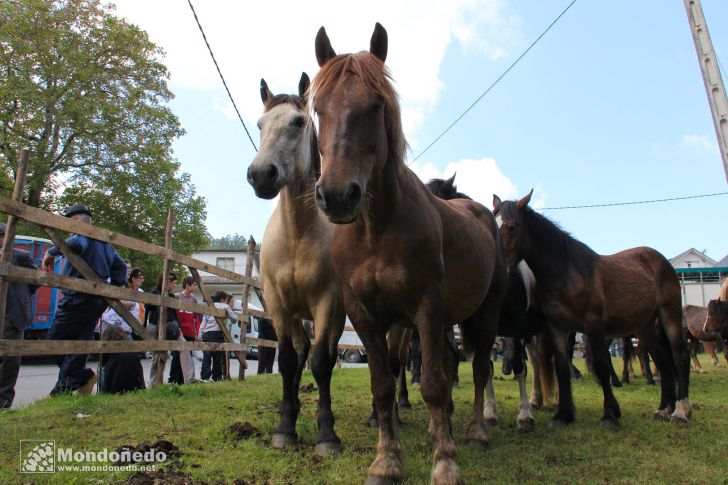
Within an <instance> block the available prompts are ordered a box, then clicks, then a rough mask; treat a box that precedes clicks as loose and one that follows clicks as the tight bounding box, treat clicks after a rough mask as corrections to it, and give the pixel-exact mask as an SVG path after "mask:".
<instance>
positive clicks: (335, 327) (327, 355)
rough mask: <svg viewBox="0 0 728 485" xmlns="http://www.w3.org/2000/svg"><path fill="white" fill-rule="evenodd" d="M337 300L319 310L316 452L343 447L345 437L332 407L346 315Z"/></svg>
mask: <svg viewBox="0 0 728 485" xmlns="http://www.w3.org/2000/svg"><path fill="white" fill-rule="evenodd" d="M339 306H340V305H337V303H336V301H333V302H328V303H327V304H322V305H320V306H319V307H318V308H317V309H316V312H315V315H314V321H315V322H316V343H315V346H314V351H313V360H312V362H311V370H312V372H313V377H314V379H316V384H317V385H318V389H319V402H318V410H317V411H316V423H317V424H318V437H317V439H316V448H315V453H316V454H317V455H328V454H330V453H336V452H339V451H341V440H340V439H339V437H338V436H337V435H336V432H335V431H334V422H335V419H334V413H333V411H332V410H331V373H332V372H333V369H334V366H335V365H336V359H337V350H338V347H337V345H338V343H339V338H341V333H342V332H343V330H344V321H345V320H346V315H345V314H344V311H343V308H338V307H339Z"/></svg>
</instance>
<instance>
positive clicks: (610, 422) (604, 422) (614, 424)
mask: <svg viewBox="0 0 728 485" xmlns="http://www.w3.org/2000/svg"><path fill="white" fill-rule="evenodd" d="M599 427H600V428H607V429H615V430H616V429H619V421H618V420H617V419H616V418H602V419H601V421H599Z"/></svg>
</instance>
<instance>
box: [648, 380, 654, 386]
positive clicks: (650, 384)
mask: <svg viewBox="0 0 728 485" xmlns="http://www.w3.org/2000/svg"><path fill="white" fill-rule="evenodd" d="M647 385H648V386H654V385H655V381H654V380H652V379H650V380H648V381H647Z"/></svg>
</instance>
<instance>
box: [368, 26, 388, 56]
mask: <svg viewBox="0 0 728 485" xmlns="http://www.w3.org/2000/svg"><path fill="white" fill-rule="evenodd" d="M387 44H388V40H387V31H386V30H384V27H382V24H380V23H379V22H377V25H375V26H374V33H373V34H372V40H371V41H370V42H369V52H371V53H372V54H374V55H375V56H376V57H377V58H378V59H379V60H380V61H382V62H384V61H385V60H386V59H387Z"/></svg>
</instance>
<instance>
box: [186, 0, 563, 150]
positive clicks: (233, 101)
mask: <svg viewBox="0 0 728 485" xmlns="http://www.w3.org/2000/svg"><path fill="white" fill-rule="evenodd" d="M574 1H576V0H574ZM187 3H188V4H189V5H190V9H191V10H192V15H194V16H195V22H197V28H198V29H200V33H201V34H202V38H203V39H204V40H205V45H206V46H207V50H208V51H209V52H210V57H212V62H214V63H215V68H216V69H217V73H218V74H219V75H220V79H221V80H222V85H223V86H225V91H227V94H228V97H229V98H230V102H231V103H233V108H235V112H236V113H237V114H238V119H239V120H240V123H242V125H243V128H244V129H245V133H246V134H247V135H248V139H249V140H250V143H251V144H252V145H253V148H254V149H255V151H256V152H257V151H258V147H257V146H255V142H254V141H253V137H252V136H250V132H249V131H248V127H247V126H245V122H244V121H243V117H242V116H240V111H238V106H237V105H236V104H235V100H234V99H233V95H232V94H230V90H229V89H228V86H227V83H226V82H225V77H224V76H223V75H222V71H220V66H218V64H217V60H216V59H215V54H213V53H212V47H210V43H209V42H207V36H206V35H205V31H204V30H203V29H202V25H201V24H200V19H198V18H197V12H195V7H193V6H192V0H187Z"/></svg>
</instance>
